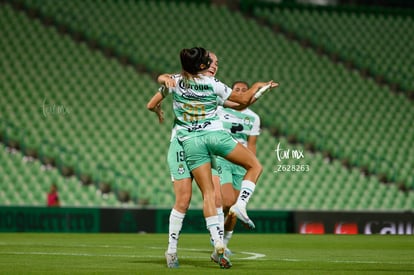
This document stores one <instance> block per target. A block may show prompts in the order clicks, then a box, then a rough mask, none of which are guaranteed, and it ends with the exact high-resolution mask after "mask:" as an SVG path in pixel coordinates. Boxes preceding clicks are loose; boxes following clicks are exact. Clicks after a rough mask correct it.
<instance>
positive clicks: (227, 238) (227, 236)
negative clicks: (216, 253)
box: [223, 231, 233, 247]
mask: <svg viewBox="0 0 414 275" xmlns="http://www.w3.org/2000/svg"><path fill="white" fill-rule="evenodd" d="M232 236H233V231H224V236H223V242H224V245H225V246H226V247H227V245H228V244H229V241H230V239H231V237H232Z"/></svg>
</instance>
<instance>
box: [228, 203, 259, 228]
mask: <svg viewBox="0 0 414 275" xmlns="http://www.w3.org/2000/svg"><path fill="white" fill-rule="evenodd" d="M230 213H233V214H235V215H236V216H237V218H238V219H239V220H241V221H242V222H243V223H244V225H245V226H246V227H247V228H248V229H252V230H253V229H255V227H256V226H255V225H254V223H253V221H252V220H251V219H250V218H249V216H247V213H246V209H245V208H242V207H240V206H239V205H237V204H234V205H233V206H232V207H230Z"/></svg>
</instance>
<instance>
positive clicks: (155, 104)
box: [147, 92, 164, 123]
mask: <svg viewBox="0 0 414 275" xmlns="http://www.w3.org/2000/svg"><path fill="white" fill-rule="evenodd" d="M163 99H164V97H163V95H162V94H161V92H157V93H156V94H155V95H154V96H153V97H152V98H151V99H150V100H149V101H148V103H147V109H148V110H150V111H151V112H154V113H156V114H157V117H158V121H159V123H162V122H163V121H164V111H163V110H162V109H161V102H162V100H163Z"/></svg>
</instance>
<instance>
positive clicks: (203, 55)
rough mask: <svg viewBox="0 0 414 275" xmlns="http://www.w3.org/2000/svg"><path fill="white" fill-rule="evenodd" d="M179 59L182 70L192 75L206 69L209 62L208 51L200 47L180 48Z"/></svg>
mask: <svg viewBox="0 0 414 275" xmlns="http://www.w3.org/2000/svg"><path fill="white" fill-rule="evenodd" d="M180 60H181V67H182V69H183V71H185V72H187V73H190V74H192V75H195V74H197V73H198V72H200V71H203V70H206V69H208V68H209V67H210V64H211V58H210V55H209V53H208V51H207V50H206V49H204V48H202V47H194V48H191V49H182V50H181V52H180Z"/></svg>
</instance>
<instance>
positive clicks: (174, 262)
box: [165, 251, 179, 268]
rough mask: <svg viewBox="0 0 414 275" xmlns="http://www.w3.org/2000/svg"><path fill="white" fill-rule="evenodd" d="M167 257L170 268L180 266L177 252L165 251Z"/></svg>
mask: <svg viewBox="0 0 414 275" xmlns="http://www.w3.org/2000/svg"><path fill="white" fill-rule="evenodd" d="M165 259H166V260H167V266H168V268H178V266H179V264H178V257H177V253H168V251H165Z"/></svg>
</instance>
